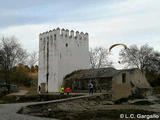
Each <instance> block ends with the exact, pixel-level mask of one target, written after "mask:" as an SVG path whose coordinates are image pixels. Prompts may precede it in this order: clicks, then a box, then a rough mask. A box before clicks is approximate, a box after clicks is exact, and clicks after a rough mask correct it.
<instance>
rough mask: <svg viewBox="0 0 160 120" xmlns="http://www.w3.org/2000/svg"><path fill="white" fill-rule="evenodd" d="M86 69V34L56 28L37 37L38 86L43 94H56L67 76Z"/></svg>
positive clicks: (87, 47) (87, 43)
mask: <svg viewBox="0 0 160 120" xmlns="http://www.w3.org/2000/svg"><path fill="white" fill-rule="evenodd" d="M88 68H90V66H89V37H88V33H85V34H84V33H83V32H81V33H79V32H78V31H76V32H74V31H73V30H71V31H69V30H67V29H66V30H65V29H61V30H60V29H59V28H57V29H54V30H50V31H47V32H44V33H41V34H40V35H39V74H38V85H39V86H41V88H42V91H43V92H58V91H59V89H60V87H61V85H62V82H63V79H64V77H65V76H66V75H67V74H69V73H71V72H73V71H76V70H79V69H88Z"/></svg>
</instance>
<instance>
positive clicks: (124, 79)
mask: <svg viewBox="0 0 160 120" xmlns="http://www.w3.org/2000/svg"><path fill="white" fill-rule="evenodd" d="M122 83H126V73H122Z"/></svg>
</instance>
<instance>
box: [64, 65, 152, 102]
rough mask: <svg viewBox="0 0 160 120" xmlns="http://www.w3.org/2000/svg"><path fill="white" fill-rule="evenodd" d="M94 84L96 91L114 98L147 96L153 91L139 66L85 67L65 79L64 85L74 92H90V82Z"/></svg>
mask: <svg viewBox="0 0 160 120" xmlns="http://www.w3.org/2000/svg"><path fill="white" fill-rule="evenodd" d="M91 81H92V82H93V84H94V90H95V92H105V93H108V94H110V95H111V96H112V100H117V99H120V98H127V97H129V96H132V97H145V96H148V95H150V94H151V93H152V88H151V86H150V84H149V83H148V81H147V79H146V77H145V74H144V73H142V72H141V71H140V70H139V69H138V68H133V69H122V70H117V69H115V68H112V67H109V68H99V69H85V70H79V71H75V72H73V73H72V74H70V75H67V76H66V77H65V79H64V83H63V84H64V86H70V87H71V89H72V91H73V92H88V89H89V87H88V84H89V83H90V82H91Z"/></svg>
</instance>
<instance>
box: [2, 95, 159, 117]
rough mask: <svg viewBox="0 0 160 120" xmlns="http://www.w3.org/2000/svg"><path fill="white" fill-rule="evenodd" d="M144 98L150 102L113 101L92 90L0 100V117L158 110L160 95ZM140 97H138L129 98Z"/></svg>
mask: <svg viewBox="0 0 160 120" xmlns="http://www.w3.org/2000/svg"><path fill="white" fill-rule="evenodd" d="M148 99H150V100H152V101H153V102H154V104H153V105H148V104H147V105H130V104H129V103H122V104H114V105H113V102H112V101H108V100H107V95H106V94H94V95H93V96H92V95H88V94H85V95H84V96H78V97H72V98H63V99H58V100H51V101H43V102H31V103H17V104H15V103H14V104H0V108H1V109H0V116H1V117H0V120H56V119H55V118H57V119H61V120H67V119H68V120H113V119H114V120H119V115H120V114H121V113H127V114H131V113H135V114H137V113H143V114H153V113H156V114H159V113H160V104H159V103H160V95H157V96H150V97H148ZM140 101H142V100H134V101H132V102H140ZM17 112H19V113H22V114H19V113H17ZM36 116H37V117H36ZM90 116H92V117H90ZM108 117H109V118H108ZM117 117H118V119H117ZM106 118H107V119H106ZM121 120H123V119H121Z"/></svg>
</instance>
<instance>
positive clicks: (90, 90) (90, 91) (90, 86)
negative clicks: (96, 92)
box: [89, 82, 94, 95]
mask: <svg viewBox="0 0 160 120" xmlns="http://www.w3.org/2000/svg"><path fill="white" fill-rule="evenodd" d="M93 87H94V86H93V83H92V82H90V83H89V94H92V95H93Z"/></svg>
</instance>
